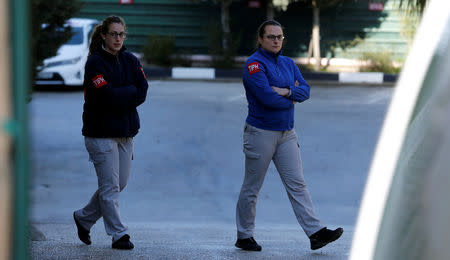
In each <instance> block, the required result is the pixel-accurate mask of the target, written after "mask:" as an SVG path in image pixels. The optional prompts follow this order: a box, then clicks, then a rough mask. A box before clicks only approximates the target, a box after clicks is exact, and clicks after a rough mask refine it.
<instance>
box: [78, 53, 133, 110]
mask: <svg viewBox="0 0 450 260" xmlns="http://www.w3.org/2000/svg"><path fill="white" fill-rule="evenodd" d="M108 76H109V75H108V73H107V72H106V69H105V67H104V65H103V63H102V62H101V60H98V59H94V60H88V61H87V62H86V75H85V88H86V96H87V97H86V98H88V99H90V100H91V101H92V102H94V103H95V106H96V107H98V108H101V109H105V110H114V111H129V110H131V109H134V108H136V105H135V100H136V96H137V92H138V91H137V88H136V86H133V85H129V86H113V85H112V83H110V82H109V78H108Z"/></svg>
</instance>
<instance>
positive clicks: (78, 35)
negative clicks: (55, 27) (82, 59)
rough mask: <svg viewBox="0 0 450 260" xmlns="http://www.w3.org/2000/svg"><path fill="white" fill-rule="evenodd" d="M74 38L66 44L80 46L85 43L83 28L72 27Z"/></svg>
mask: <svg viewBox="0 0 450 260" xmlns="http://www.w3.org/2000/svg"><path fill="white" fill-rule="evenodd" d="M72 33H73V36H72V38H71V39H70V40H69V41H68V42H67V43H66V44H67V45H78V44H82V43H83V27H72Z"/></svg>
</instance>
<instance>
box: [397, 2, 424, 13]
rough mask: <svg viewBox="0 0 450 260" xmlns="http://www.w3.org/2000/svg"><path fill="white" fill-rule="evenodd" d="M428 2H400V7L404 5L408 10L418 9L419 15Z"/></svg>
mask: <svg viewBox="0 0 450 260" xmlns="http://www.w3.org/2000/svg"><path fill="white" fill-rule="evenodd" d="M427 3H428V0H400V6H403V5H404V4H406V5H407V6H408V7H409V8H412V9H418V10H419V11H420V13H422V12H423V10H424V9H425V6H426V5H427Z"/></svg>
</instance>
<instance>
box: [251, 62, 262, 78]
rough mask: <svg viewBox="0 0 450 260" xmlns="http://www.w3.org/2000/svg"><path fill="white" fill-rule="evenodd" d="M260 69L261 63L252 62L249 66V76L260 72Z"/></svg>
mask: <svg viewBox="0 0 450 260" xmlns="http://www.w3.org/2000/svg"><path fill="white" fill-rule="evenodd" d="M260 71H261V70H260V69H259V63H258V62H252V63H250V64H248V74H250V75H252V74H253V73H256V72H260Z"/></svg>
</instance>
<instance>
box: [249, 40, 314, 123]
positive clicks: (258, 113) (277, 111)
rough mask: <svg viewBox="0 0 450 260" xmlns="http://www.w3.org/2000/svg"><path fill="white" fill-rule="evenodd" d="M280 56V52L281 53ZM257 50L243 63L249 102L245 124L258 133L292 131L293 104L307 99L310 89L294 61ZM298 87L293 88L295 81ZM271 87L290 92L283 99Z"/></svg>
mask: <svg viewBox="0 0 450 260" xmlns="http://www.w3.org/2000/svg"><path fill="white" fill-rule="evenodd" d="M280 53H281V52H280ZM280 53H278V54H273V53H271V52H267V51H264V50H262V49H261V48H259V49H258V50H257V51H256V52H255V53H254V54H253V55H251V56H250V57H249V58H248V59H247V62H246V66H245V68H244V73H243V83H244V88H245V93H246V96H247V101H248V116H247V120H246V121H247V123H248V124H250V125H252V126H254V127H257V128H261V129H265V130H273V131H287V130H291V129H292V128H293V127H294V102H293V101H296V102H303V101H305V100H307V99H308V98H309V90H310V87H309V85H308V83H306V81H305V80H304V79H303V76H302V74H301V73H300V71H299V69H298V68H297V66H296V65H295V63H294V61H293V60H291V59H290V58H288V57H285V56H282V55H280ZM296 80H297V81H298V82H299V83H300V85H299V86H295V81H296ZM271 86H275V87H280V88H289V89H290V90H291V95H290V96H289V97H283V96H281V95H279V94H278V93H276V92H275V91H274V90H273V89H272V88H271Z"/></svg>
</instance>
